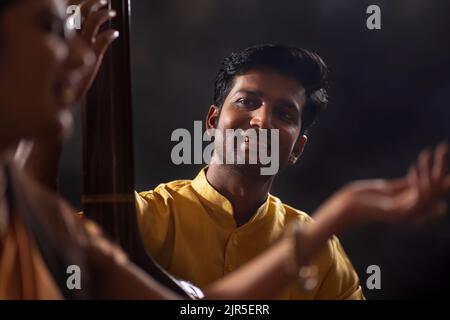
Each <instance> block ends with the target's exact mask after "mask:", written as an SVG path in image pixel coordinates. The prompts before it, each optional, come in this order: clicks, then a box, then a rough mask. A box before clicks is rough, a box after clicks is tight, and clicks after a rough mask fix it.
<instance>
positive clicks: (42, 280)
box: [0, 215, 62, 300]
mask: <svg viewBox="0 0 450 320" xmlns="http://www.w3.org/2000/svg"><path fill="white" fill-rule="evenodd" d="M61 298H62V295H61V294H60V292H59V289H58V288H57V286H56V284H55V283H54V281H53V279H52V277H51V276H50V274H49V272H48V270H47V267H46V266H45V264H44V262H43V260H42V257H41V255H40V254H39V251H38V249H37V248H36V246H35V244H34V241H33V240H32V239H31V238H30V236H29V234H28V232H27V231H26V229H25V227H24V225H23V224H22V223H21V221H20V220H19V219H18V218H17V215H13V216H12V217H11V223H10V226H9V228H8V231H7V233H6V236H5V237H4V242H3V248H2V250H1V251H0V300H19V299H20V300H22V299H25V300H35V299H45V300H54V299H61Z"/></svg>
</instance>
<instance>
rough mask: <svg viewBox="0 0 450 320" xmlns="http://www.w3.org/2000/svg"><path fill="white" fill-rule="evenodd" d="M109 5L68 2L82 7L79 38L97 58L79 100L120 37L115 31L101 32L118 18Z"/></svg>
mask: <svg viewBox="0 0 450 320" xmlns="http://www.w3.org/2000/svg"><path fill="white" fill-rule="evenodd" d="M107 4H108V2H107V1H106V0H68V1H67V5H68V6H71V5H76V6H80V11H81V20H82V26H81V30H78V31H77V37H80V38H81V39H82V40H83V41H84V42H85V43H86V44H87V45H88V46H89V48H90V49H91V50H92V51H93V52H94V53H95V56H96V61H95V63H94V64H93V65H92V67H91V69H90V70H89V71H88V72H87V74H86V76H85V78H84V80H83V84H82V85H81V87H80V90H79V92H78V94H77V97H78V100H80V99H82V98H83V97H84V96H85V95H86V93H87V92H88V91H89V88H90V87H91V85H92V83H93V81H94V79H95V77H96V76H97V72H98V70H99V68H100V66H101V64H102V61H103V57H104V55H105V52H106V50H108V48H109V46H110V45H111V43H112V42H113V41H114V40H115V39H116V38H117V37H118V36H119V32H118V31H116V30H113V29H106V30H104V31H102V32H99V31H100V28H101V26H102V25H104V24H105V23H106V22H108V21H109V20H110V19H112V18H114V17H115V16H116V12H115V11H113V10H108V9H107V8H106V5H107Z"/></svg>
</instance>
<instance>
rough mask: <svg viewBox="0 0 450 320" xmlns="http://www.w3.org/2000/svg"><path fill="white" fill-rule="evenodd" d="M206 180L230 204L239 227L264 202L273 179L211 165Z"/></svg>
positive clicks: (228, 166) (241, 169)
mask: <svg viewBox="0 0 450 320" xmlns="http://www.w3.org/2000/svg"><path fill="white" fill-rule="evenodd" d="M206 178H207V180H208V182H209V183H210V184H211V185H212V186H213V187H214V189H216V190H217V191H218V192H220V193H221V194H222V195H223V196H225V197H226V198H227V199H228V200H229V201H230V202H231V204H232V206H233V215H234V219H235V221H236V224H237V226H241V225H243V224H245V223H247V222H248V221H249V220H250V219H251V217H252V216H253V215H254V213H255V212H256V210H257V209H258V208H259V207H260V206H261V205H262V204H263V203H264V201H266V199H267V196H268V194H269V191H270V188H271V186H272V182H273V178H274V177H273V176H263V175H250V174H246V171H245V168H239V167H236V166H233V165H222V164H211V165H210V166H209V167H208V170H207V172H206Z"/></svg>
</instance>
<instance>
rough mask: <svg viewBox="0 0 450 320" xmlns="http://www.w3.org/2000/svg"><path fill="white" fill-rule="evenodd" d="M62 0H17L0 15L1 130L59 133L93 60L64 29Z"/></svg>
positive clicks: (8, 133) (24, 133)
mask: <svg viewBox="0 0 450 320" xmlns="http://www.w3.org/2000/svg"><path fill="white" fill-rule="evenodd" d="M65 11H66V7H65V4H64V2H63V0H17V3H16V4H13V5H11V6H10V7H9V8H8V9H6V10H5V11H4V12H3V14H2V16H1V17H0V23H1V27H0V123H1V127H0V136H3V137H4V136H9V137H11V138H19V139H20V138H30V137H36V136H45V135H52V134H53V135H54V134H59V133H61V131H62V130H63V129H64V122H66V121H64V119H67V115H68V114H69V112H68V108H69V107H70V106H71V105H73V103H74V102H75V101H74V99H75V96H76V94H75V93H76V91H77V88H78V86H79V85H80V81H81V79H82V77H83V76H84V75H85V72H86V71H87V69H88V67H89V66H90V65H91V64H92V63H93V62H94V57H93V54H92V53H91V52H90V51H89V50H88V49H87V47H86V46H85V45H84V44H83V43H82V42H81V41H80V40H77V39H76V38H75V37H73V36H71V35H69V34H68V32H67V30H66V24H65V21H66V12H65Z"/></svg>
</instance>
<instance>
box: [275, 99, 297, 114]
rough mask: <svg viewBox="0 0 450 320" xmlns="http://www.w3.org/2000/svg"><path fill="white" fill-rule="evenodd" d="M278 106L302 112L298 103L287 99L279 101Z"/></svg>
mask: <svg viewBox="0 0 450 320" xmlns="http://www.w3.org/2000/svg"><path fill="white" fill-rule="evenodd" d="M276 104H277V105H279V106H281V107H283V108H288V109H292V110H295V111H300V106H299V105H298V104H297V103H295V102H292V101H290V100H286V99H282V100H278V101H277V102H276Z"/></svg>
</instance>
